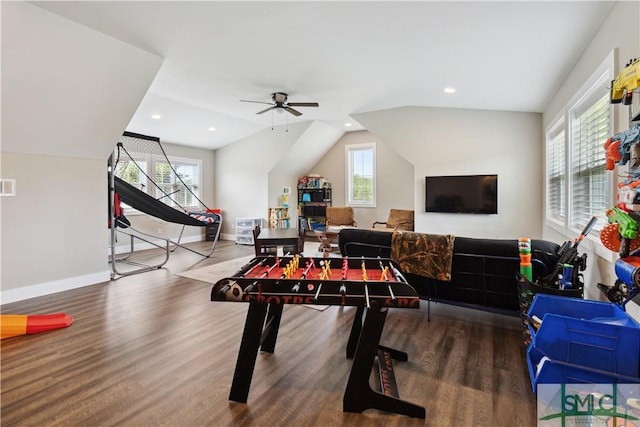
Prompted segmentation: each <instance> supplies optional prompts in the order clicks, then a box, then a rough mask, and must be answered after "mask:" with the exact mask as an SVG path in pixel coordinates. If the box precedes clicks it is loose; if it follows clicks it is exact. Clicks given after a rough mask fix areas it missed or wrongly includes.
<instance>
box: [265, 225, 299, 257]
mask: <svg viewBox="0 0 640 427" xmlns="http://www.w3.org/2000/svg"><path fill="white" fill-rule="evenodd" d="M298 237H299V236H298V230H297V229H295V228H278V229H272V228H265V229H263V230H260V234H259V235H258V237H257V238H256V241H255V242H254V244H255V245H256V250H257V252H258V253H260V252H261V249H262V246H293V248H294V253H296V254H297V253H300V248H299V246H298Z"/></svg>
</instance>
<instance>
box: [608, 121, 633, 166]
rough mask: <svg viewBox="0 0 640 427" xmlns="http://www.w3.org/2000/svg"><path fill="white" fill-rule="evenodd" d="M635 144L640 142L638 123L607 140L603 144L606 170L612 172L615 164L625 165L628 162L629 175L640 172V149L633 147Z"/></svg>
mask: <svg viewBox="0 0 640 427" xmlns="http://www.w3.org/2000/svg"><path fill="white" fill-rule="evenodd" d="M637 142H640V123H638V124H636V125H634V126H631V127H630V128H629V129H627V130H625V131H623V132H618V133H617V134H615V135H613V136H612V137H610V138H609V139H607V141H606V142H605V143H604V151H605V155H606V161H607V170H613V168H614V167H615V164H616V163H618V164H619V165H626V164H627V162H630V163H629V173H630V174H634V173H638V172H640V147H638V146H635V144H636V143H637ZM634 171H635V172H634Z"/></svg>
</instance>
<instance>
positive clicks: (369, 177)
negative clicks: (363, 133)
mask: <svg viewBox="0 0 640 427" xmlns="http://www.w3.org/2000/svg"><path fill="white" fill-rule="evenodd" d="M345 151H346V153H345V154H346V158H347V162H346V163H347V205H349V206H362V207H375V206H376V145H375V143H370V144H354V145H346V146H345Z"/></svg>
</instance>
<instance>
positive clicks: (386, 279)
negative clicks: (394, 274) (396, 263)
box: [378, 257, 396, 302]
mask: <svg viewBox="0 0 640 427" xmlns="http://www.w3.org/2000/svg"><path fill="white" fill-rule="evenodd" d="M378 264H379V265H380V268H381V269H382V274H383V275H384V281H385V282H386V283H387V289H389V296H390V297H391V301H394V302H395V301H396V296H395V295H394V293H393V289H391V284H390V283H389V278H388V277H387V273H386V272H385V268H387V267H385V266H383V265H382V260H381V259H380V257H378Z"/></svg>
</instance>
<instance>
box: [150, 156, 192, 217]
mask: <svg viewBox="0 0 640 427" xmlns="http://www.w3.org/2000/svg"><path fill="white" fill-rule="evenodd" d="M169 161H170V162H171V164H169V163H167V162H156V163H155V178H154V181H155V182H156V184H158V187H156V198H158V199H160V198H162V197H163V196H165V194H168V195H169V196H170V197H168V199H169V200H166V201H165V203H167V204H168V205H170V206H175V205H176V204H178V205H180V206H183V207H197V206H200V204H199V203H198V201H197V200H196V199H195V198H194V197H193V195H194V194H195V195H196V197H198V196H199V185H198V183H199V182H200V165H199V163H197V162H196V161H189V160H186V159H182V160H172V159H170V160H169ZM172 166H173V168H172ZM172 169H173V170H172ZM174 170H175V173H173V171H174Z"/></svg>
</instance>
